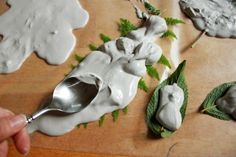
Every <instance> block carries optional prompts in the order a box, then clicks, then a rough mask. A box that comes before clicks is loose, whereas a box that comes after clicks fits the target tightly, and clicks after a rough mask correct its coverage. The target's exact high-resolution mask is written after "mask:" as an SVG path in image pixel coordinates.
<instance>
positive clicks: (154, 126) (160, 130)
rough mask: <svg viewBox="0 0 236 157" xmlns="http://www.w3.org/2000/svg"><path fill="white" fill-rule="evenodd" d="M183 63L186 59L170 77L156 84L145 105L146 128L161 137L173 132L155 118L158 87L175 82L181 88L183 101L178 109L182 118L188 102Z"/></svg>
mask: <svg viewBox="0 0 236 157" xmlns="http://www.w3.org/2000/svg"><path fill="white" fill-rule="evenodd" d="M185 65H186V61H183V62H182V63H181V64H180V65H179V66H178V68H177V69H176V71H175V72H174V73H173V74H172V75H171V76H170V77H168V78H167V79H166V80H165V81H163V82H162V83H161V84H160V85H158V86H157V88H156V89H155V91H154V93H153V95H152V97H151V99H150V102H149V104H148V106H147V113H146V122H147V125H148V128H149V129H150V130H151V131H152V132H153V133H154V134H156V135H158V136H160V137H163V138H165V137H169V136H170V135H171V134H172V133H173V131H170V130H168V129H167V128H164V127H163V126H162V125H161V124H160V123H159V122H158V121H157V120H156V112H157V110H158V107H159V95H160V89H161V88H163V87H164V86H166V85H173V84H174V83H177V85H178V86H179V87H180V88H181V89H183V91H184V102H183V105H182V107H181V109H180V113H181V116H182V119H184V117H185V112H186V108H187V102H188V88H187V84H186V81H185V77H184V73H183V72H184V68H185Z"/></svg>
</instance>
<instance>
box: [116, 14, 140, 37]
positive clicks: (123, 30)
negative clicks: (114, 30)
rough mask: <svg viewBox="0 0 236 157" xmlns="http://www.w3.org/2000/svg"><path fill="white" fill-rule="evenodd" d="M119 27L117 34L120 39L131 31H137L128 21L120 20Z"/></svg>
mask: <svg viewBox="0 0 236 157" xmlns="http://www.w3.org/2000/svg"><path fill="white" fill-rule="evenodd" d="M118 26H119V32H120V34H121V36H122V37H124V36H127V35H128V34H129V33H130V32H131V31H133V30H135V29H137V27H136V26H135V25H133V24H132V23H131V22H130V21H129V20H127V19H122V18H121V19H120V23H119V24H118Z"/></svg>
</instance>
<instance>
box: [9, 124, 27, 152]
mask: <svg viewBox="0 0 236 157" xmlns="http://www.w3.org/2000/svg"><path fill="white" fill-rule="evenodd" d="M13 141H14V143H15V146H16V149H17V150H18V151H19V152H20V153H21V154H24V155H26V154H28V152H29V150H30V138H29V134H28V132H27V130H26V128H23V129H22V130H21V131H20V132H18V133H17V134H16V135H14V136H13Z"/></svg>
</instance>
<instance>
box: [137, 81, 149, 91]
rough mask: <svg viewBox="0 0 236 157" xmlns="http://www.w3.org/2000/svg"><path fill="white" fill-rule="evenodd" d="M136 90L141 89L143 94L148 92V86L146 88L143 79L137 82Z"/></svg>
mask: <svg viewBox="0 0 236 157" xmlns="http://www.w3.org/2000/svg"><path fill="white" fill-rule="evenodd" d="M138 88H139V89H141V90H143V91H145V92H148V90H149V89H148V86H147V84H146V82H145V80H144V79H143V78H141V79H140V80H139V82H138Z"/></svg>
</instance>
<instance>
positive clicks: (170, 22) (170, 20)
mask: <svg viewBox="0 0 236 157" xmlns="http://www.w3.org/2000/svg"><path fill="white" fill-rule="evenodd" d="M165 20H166V24H167V25H168V26H174V25H178V24H184V21H182V20H180V19H177V18H172V17H165Z"/></svg>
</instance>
